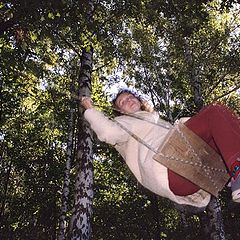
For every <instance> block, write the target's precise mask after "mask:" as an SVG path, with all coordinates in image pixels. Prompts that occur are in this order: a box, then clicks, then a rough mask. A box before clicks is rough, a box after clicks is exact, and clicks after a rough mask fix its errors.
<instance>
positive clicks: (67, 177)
mask: <svg viewBox="0 0 240 240" xmlns="http://www.w3.org/2000/svg"><path fill="white" fill-rule="evenodd" d="M73 115H74V109H73V108H72V107H71V106H70V114H69V121H68V123H69V130H68V140H67V160H66V165H65V171H64V180H63V193H62V207H61V216H60V223H59V235H58V240H64V239H65V237H66V230H67V221H66V213H67V210H68V199H69V185H70V169H71V160H72V150H73Z"/></svg>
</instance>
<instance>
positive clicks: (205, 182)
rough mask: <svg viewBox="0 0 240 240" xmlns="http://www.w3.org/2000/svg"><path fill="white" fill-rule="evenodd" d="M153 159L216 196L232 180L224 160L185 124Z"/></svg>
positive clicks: (177, 128)
mask: <svg viewBox="0 0 240 240" xmlns="http://www.w3.org/2000/svg"><path fill="white" fill-rule="evenodd" d="M153 158H154V159H155V160H156V161H158V162H160V163H161V164H162V165H164V166H165V167H167V168H169V169H171V170H172V171H174V172H176V173H177V174H179V175H181V176H183V177H185V178H187V179H188V180H190V181H191V182H193V183H195V184H196V185H198V186H199V187H200V188H202V189H204V190H205V191H207V192H209V193H211V194H212V195H214V196H217V195H218V193H219V191H221V190H222V189H223V187H224V186H225V185H226V183H227V182H228V180H229V178H230V176H229V174H228V173H227V170H226V166H225V164H224V162H223V159H222V157H221V156H220V155H219V154H218V153H217V152H216V151H214V149H212V148H211V147H210V146H209V145H208V144H207V143H206V142H205V141H203V140H202V139H201V138H200V137H198V136H197V135H196V134H195V133H194V132H192V131H191V130H190V129H189V128H187V127H186V126H185V125H184V124H182V123H179V124H178V125H177V126H175V127H174V128H172V129H171V130H170V131H169V133H168V135H167V136H166V138H165V140H164V141H163V144H161V146H159V148H158V153H157V154H155V155H154V157H153Z"/></svg>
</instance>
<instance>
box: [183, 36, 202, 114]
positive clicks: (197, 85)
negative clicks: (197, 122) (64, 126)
mask: <svg viewBox="0 0 240 240" xmlns="http://www.w3.org/2000/svg"><path fill="white" fill-rule="evenodd" d="M184 53H185V61H186V63H187V66H188V69H189V81H190V84H191V87H192V90H193V96H194V103H195V104H196V107H197V110H200V109H201V108H202V106H203V104H204V102H203V97H202V86H201V81H200V80H199V74H198V68H197V67H196V65H195V63H194V60H193V57H192V50H191V47H190V43H189V40H188V38H186V37H185V38H184Z"/></svg>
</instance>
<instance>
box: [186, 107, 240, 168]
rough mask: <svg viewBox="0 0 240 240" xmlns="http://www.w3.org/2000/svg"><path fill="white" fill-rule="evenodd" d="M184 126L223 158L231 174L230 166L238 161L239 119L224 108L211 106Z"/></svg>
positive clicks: (239, 157)
mask: <svg viewBox="0 0 240 240" xmlns="http://www.w3.org/2000/svg"><path fill="white" fill-rule="evenodd" d="M185 125H186V126H187V127H188V128H189V129H191V130H192V131H193V132H195V133H196V134H197V135H198V136H199V137H201V138H202V139H203V140H204V141H205V142H206V143H208V145H210V146H211V147H212V148H213V149H215V151H216V152H218V153H219V154H220V155H221V156H222V157H223V159H224V161H225V163H226V165H227V167H228V170H229V171H230V172H231V170H232V169H231V167H232V165H233V164H234V163H235V162H236V161H237V160H238V159H239V160H240V119H239V118H237V116H236V115H234V113H233V112H232V111H231V110H230V109H229V108H227V107H226V106H224V105H220V104H213V105H210V106H207V107H205V108H203V109H202V110H201V111H200V112H199V113H198V114H196V115H195V116H193V117H192V118H190V119H189V120H188V121H187V122H186V123H185Z"/></svg>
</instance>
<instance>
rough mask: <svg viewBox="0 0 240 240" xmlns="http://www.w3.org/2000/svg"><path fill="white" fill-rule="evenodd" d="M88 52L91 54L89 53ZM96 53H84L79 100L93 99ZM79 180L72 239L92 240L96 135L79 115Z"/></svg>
mask: <svg viewBox="0 0 240 240" xmlns="http://www.w3.org/2000/svg"><path fill="white" fill-rule="evenodd" d="M87 50H88V51H87ZM92 56H93V49H92V47H89V48H88V49H84V50H83V53H82V59H81V69H80V77H79V89H80V91H79V96H83V95H85V96H90V93H91V71H92ZM78 127H79V129H78V130H79V131H78V144H77V179H76V184H75V196H74V201H75V202H74V212H73V215H72V219H71V228H70V238H71V239H81V240H85V239H86V240H87V239H90V237H91V217H92V202H93V159H92V155H93V152H92V131H91V130H90V128H89V126H88V124H87V122H86V121H85V120H84V118H83V113H82V109H81V108H79V114H78Z"/></svg>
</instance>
